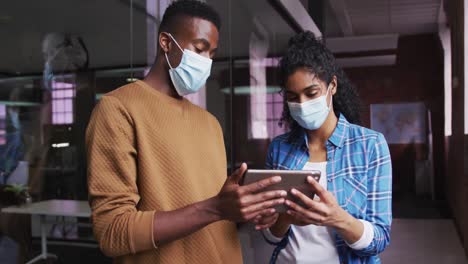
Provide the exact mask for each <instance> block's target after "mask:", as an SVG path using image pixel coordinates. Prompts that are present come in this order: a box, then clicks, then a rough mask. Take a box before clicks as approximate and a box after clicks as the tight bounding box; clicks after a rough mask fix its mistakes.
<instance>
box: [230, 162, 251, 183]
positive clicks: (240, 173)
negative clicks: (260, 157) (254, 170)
mask: <svg viewBox="0 0 468 264" xmlns="http://www.w3.org/2000/svg"><path fill="white" fill-rule="evenodd" d="M246 170H247V164H245V162H243V163H242V164H241V166H240V167H239V168H238V169H237V170H236V171H234V173H233V174H231V176H229V181H230V182H231V183H236V184H238V183H239V182H240V180H241V179H242V176H243V175H244V173H245V171H246Z"/></svg>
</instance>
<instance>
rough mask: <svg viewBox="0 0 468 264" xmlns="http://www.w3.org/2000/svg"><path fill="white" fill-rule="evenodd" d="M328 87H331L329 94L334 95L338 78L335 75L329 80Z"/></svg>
mask: <svg viewBox="0 0 468 264" xmlns="http://www.w3.org/2000/svg"><path fill="white" fill-rule="evenodd" d="M330 86H331V87H330V89H331V91H330V92H331V94H332V95H335V94H336V92H337V90H338V79H337V78H336V75H333V77H332V80H331V82H330Z"/></svg>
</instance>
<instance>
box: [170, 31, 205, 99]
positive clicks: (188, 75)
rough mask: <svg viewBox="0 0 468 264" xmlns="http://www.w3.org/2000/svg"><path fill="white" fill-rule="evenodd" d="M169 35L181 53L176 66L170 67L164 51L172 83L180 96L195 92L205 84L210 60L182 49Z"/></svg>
mask: <svg viewBox="0 0 468 264" xmlns="http://www.w3.org/2000/svg"><path fill="white" fill-rule="evenodd" d="M169 36H170V37H171V38H172V40H174V42H175V43H176V45H177V47H179V49H180V50H181V51H182V53H183V55H182V59H181V60H180V64H179V66H177V67H176V68H172V65H171V63H170V62H169V58H168V57H167V53H165V55H166V60H167V64H168V65H169V67H170V68H171V69H170V70H169V76H171V80H172V83H173V84H174V87H175V89H176V91H177V93H178V94H179V95H180V96H184V95H187V94H192V93H196V92H198V91H199V90H200V88H201V87H202V86H203V85H205V83H206V80H207V79H208V77H209V76H210V73H211V64H212V60H211V59H209V58H206V57H203V56H201V55H199V54H197V53H195V52H193V51H191V50H188V49H185V50H182V48H181V47H180V45H179V43H177V41H176V40H175V39H174V37H173V36H172V35H171V34H169Z"/></svg>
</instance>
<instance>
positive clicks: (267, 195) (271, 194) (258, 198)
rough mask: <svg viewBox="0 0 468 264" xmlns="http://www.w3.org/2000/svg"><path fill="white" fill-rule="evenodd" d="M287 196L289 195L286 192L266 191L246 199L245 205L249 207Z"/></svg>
mask: <svg viewBox="0 0 468 264" xmlns="http://www.w3.org/2000/svg"><path fill="white" fill-rule="evenodd" d="M244 191H245V190H244ZM287 195H288V193H287V192H286V191H284V190H275V191H266V192H262V193H257V194H252V195H248V196H247V197H245V202H246V203H245V205H246V206H248V205H251V204H254V203H260V202H263V201H268V200H271V199H275V198H285V197H286V196H287Z"/></svg>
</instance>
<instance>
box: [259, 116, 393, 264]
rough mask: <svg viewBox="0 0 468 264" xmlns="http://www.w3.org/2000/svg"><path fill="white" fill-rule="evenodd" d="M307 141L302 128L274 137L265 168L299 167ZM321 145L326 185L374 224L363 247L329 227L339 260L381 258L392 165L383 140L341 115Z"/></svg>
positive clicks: (306, 152) (388, 216)
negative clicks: (351, 244) (371, 235)
mask: <svg viewBox="0 0 468 264" xmlns="http://www.w3.org/2000/svg"><path fill="white" fill-rule="evenodd" d="M308 145H309V144H308V141H307V135H306V133H305V131H304V130H297V131H293V132H289V133H287V134H284V135H281V136H278V137H276V138H275V139H274V140H273V142H272V143H271V144H270V146H269V149H268V156H267V161H266V168H267V169H277V170H302V168H303V167H304V165H305V163H306V162H307V161H309V149H308ZM326 148H327V181H328V183H327V186H328V191H330V192H331V193H333V194H334V196H335V197H336V199H337V201H338V203H339V205H340V206H341V207H342V208H344V209H345V210H346V211H347V212H348V213H350V214H351V215H352V216H354V217H355V218H357V219H363V220H366V221H368V222H370V223H371V224H372V225H373V227H374V239H373V241H372V242H371V244H370V245H369V246H368V247H367V248H365V249H362V250H354V249H352V248H350V247H349V246H348V245H347V244H346V243H345V242H344V240H343V239H342V238H341V237H340V236H339V235H338V234H337V233H336V232H334V236H335V241H336V243H335V244H336V247H337V249H338V254H339V258H340V263H347V264H354V263H381V262H380V258H379V256H378V254H379V253H380V252H382V251H383V250H384V249H385V248H386V247H387V246H388V245H389V243H390V226H391V223H392V166H391V160H390V152H389V149H388V145H387V142H386V141H385V138H384V136H383V135H382V134H381V133H378V132H375V131H373V130H370V129H367V128H364V127H361V126H357V125H354V124H351V123H349V122H348V121H347V120H346V118H345V117H344V116H343V115H341V116H340V118H339V120H338V125H337V127H336V129H335V131H334V132H333V134H332V135H331V137H330V138H329V139H328V141H327V143H326ZM288 234H290V233H288ZM288 237H289V235H288V236H286V237H285V238H284V239H283V241H282V242H280V243H277V244H276V245H277V248H276V249H275V252H274V253H273V256H272V260H273V259H276V256H277V255H278V254H279V253H280V250H281V248H284V247H285V246H286V244H287V240H288ZM275 254H276V256H275ZM273 262H274V261H273Z"/></svg>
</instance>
